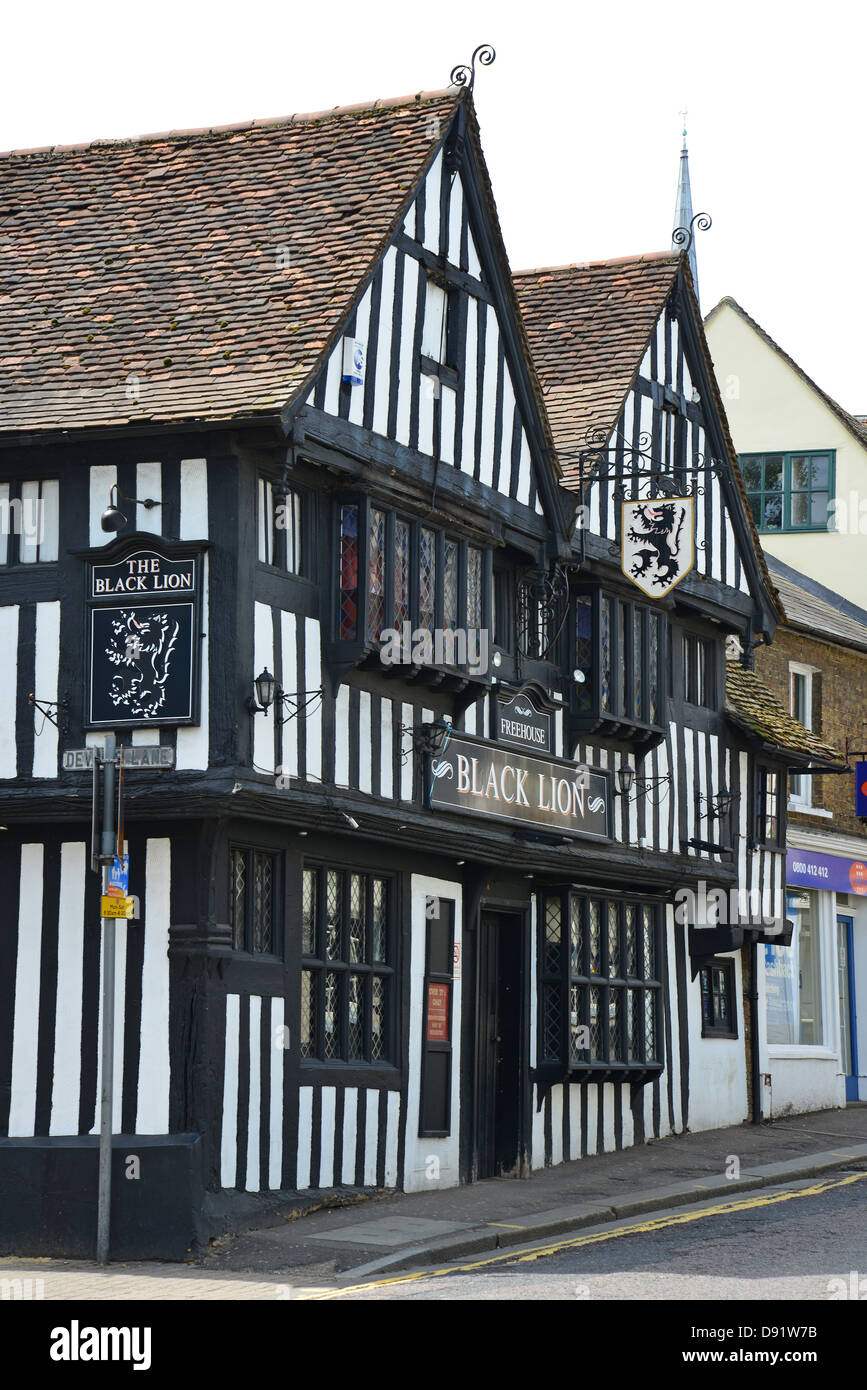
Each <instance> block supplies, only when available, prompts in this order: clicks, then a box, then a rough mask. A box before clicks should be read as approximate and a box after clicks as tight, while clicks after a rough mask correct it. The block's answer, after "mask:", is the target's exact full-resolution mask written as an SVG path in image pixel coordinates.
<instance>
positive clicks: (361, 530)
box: [336, 498, 492, 654]
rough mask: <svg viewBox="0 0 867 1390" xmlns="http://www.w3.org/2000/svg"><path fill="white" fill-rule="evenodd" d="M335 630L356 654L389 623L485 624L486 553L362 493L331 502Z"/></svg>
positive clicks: (474, 627) (476, 627)
mask: <svg viewBox="0 0 867 1390" xmlns="http://www.w3.org/2000/svg"><path fill="white" fill-rule="evenodd" d="M337 525H338V543H337V556H338V562H337V571H338V572H337V602H336V638H337V640H338V641H339V642H340V643H341V644H353V646H354V647H355V649H356V652H357V653H358V654H361V653H363V652H364V651H366V650H369V649H371V648H373V647H374V646H375V645H376V644H377V643H379V642H380V641H381V640H382V639H383V635H384V634H385V633H386V632H388V631H391V630H396V631H397V632H398V633H402V632H403V630H404V624H405V623H409V624H410V625H411V627H412V629H413V630H416V629H424V630H425V631H426V632H429V633H431V634H432V635H433V634H435V633H436V632H437V631H438V630H442V631H446V632H449V631H451V632H454V631H457V630H459V629H464V630H466V631H468V632H469V631H474V632H478V631H480V630H481V629H483V628H486V627H487V626H488V625H489V616H488V615H489V612H490V606H491V588H492V582H491V553H490V551H489V550H488V549H486V548H484V547H482V546H479V545H475V544H473V543H472V542H471V541H468V540H466V539H463V538H462V537H460V536H456V535H452V534H450V533H449V532H447V531H445V530H442V529H440V528H438V527H433V526H429V525H427V524H425V523H423V522H421V521H416V520H412V519H410V518H408V517H402V516H400V515H398V514H397V513H396V512H393V511H391V510H389V509H387V508H385V507H381V506H379V505H378V504H376V503H374V502H372V501H370V500H369V499H367V498H358V499H352V500H346V501H343V502H341V503H340V504H339V506H338V509H337Z"/></svg>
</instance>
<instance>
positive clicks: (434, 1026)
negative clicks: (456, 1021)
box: [427, 981, 451, 1042]
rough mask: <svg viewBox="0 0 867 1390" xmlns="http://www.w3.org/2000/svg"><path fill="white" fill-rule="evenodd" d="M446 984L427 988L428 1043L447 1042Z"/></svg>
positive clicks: (447, 1010) (447, 1003) (447, 986)
mask: <svg viewBox="0 0 867 1390" xmlns="http://www.w3.org/2000/svg"><path fill="white" fill-rule="evenodd" d="M450 988H451V986H449V985H447V984H435V983H434V982H433V981H430V982H429V983H428V987H427V1040H428V1042H448V1040H449V989H450Z"/></svg>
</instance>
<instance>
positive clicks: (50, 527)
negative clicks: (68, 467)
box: [0, 478, 60, 565]
mask: <svg viewBox="0 0 867 1390" xmlns="http://www.w3.org/2000/svg"><path fill="white" fill-rule="evenodd" d="M59 536H60V483H59V482H58V481H57V479H56V478H45V479H42V480H39V481H34V482H24V483H11V482H10V483H0V565H35V564H51V563H53V562H54V561H55V560H56V559H57V556H58V547H59Z"/></svg>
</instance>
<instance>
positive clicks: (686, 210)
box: [671, 111, 698, 299]
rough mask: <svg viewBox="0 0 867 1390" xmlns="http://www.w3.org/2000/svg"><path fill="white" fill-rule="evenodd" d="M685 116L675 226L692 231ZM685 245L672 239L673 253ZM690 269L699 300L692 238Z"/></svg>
mask: <svg viewBox="0 0 867 1390" xmlns="http://www.w3.org/2000/svg"><path fill="white" fill-rule="evenodd" d="M680 114H681V116H683V148H682V149H681V151H680V169H679V171H678V176H677V202H676V203H675V207H674V226H675V229H676V228H678V227H685V228H686V229H687V230H691V229H690V223H691V222H692V216H693V214H692V190H691V189H690V186H689V152H688V150H687V148H686V112H685V111H681V113H680ZM682 245H683V240H681V241H680V244H678V242H677V240H676V239H674V238H673V239H672V243H671V249H672V251H679V250H680V247H681V246H682ZM688 254H689V268H690V271H691V272H692V283H693V285H694V287H695V297H696V299H698V262H697V260H696V254H695V239H694V238H693V237H692V236H690V240H689V252H688Z"/></svg>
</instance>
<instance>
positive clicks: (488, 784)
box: [428, 734, 611, 840]
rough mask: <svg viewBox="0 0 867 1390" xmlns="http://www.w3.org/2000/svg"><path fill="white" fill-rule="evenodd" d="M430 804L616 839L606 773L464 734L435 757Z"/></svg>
mask: <svg viewBox="0 0 867 1390" xmlns="http://www.w3.org/2000/svg"><path fill="white" fill-rule="evenodd" d="M428 805H429V806H430V807H431V808H432V809H434V810H443V811H463V812H465V813H466V814H468V815H472V816H485V817H487V818H489V819H492V820H501V821H502V820H505V821H510V822H511V823H512V824H513V825H514V824H516V823H517V824H518V825H519V826H525V827H526V828H527V829H537V830H547V831H550V832H553V833H555V834H562V835H581V836H586V837H588V838H590V839H593V840H608V839H610V838H611V829H610V826H611V784H610V782H609V778H608V774H607V773H605V772H598V771H594V770H593V769H592V768H589V767H583V766H579V765H578V764H576V763H565V762H560V761H555V760H554V759H552V758H537V757H534V756H533V755H532V754H530V753H524V752H521V751H519V750H518V749H517V748H505V747H502V746H498V745H497V744H493V743H483V742H477V741H475V740H472V739H469V738H466V737H465V736H464V735H463V734H453V735H451V736H450V737H449V739H448V740H447V742H446V743H445V745H444V747H443V749H442V752H440V753H439V754H438V755H435V756H434V757H432V758H431V761H430V768H429V774H428Z"/></svg>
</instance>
